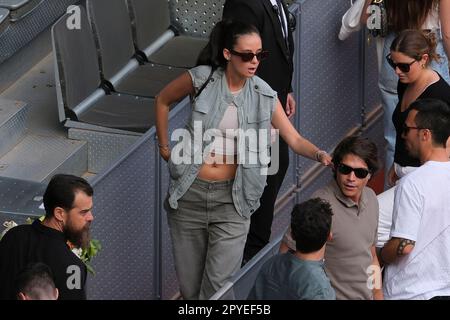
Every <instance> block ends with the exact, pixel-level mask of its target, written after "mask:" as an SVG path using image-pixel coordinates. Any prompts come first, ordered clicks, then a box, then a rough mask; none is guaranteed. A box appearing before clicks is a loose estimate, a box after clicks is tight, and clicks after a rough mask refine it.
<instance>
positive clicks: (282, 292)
mask: <svg viewBox="0 0 450 320" xmlns="http://www.w3.org/2000/svg"><path fill="white" fill-rule="evenodd" d="M248 299H250V300H334V299H336V295H335V293H334V290H333V288H332V287H331V284H330V280H329V279H328V278H327V275H326V274H325V271H324V269H323V262H322V261H309V260H301V259H300V258H298V257H296V256H294V255H293V254H291V253H289V252H288V253H284V254H278V255H276V256H273V257H272V258H270V259H269V260H268V261H267V262H266V263H265V264H264V265H263V266H262V267H261V270H260V272H259V274H258V276H257V278H256V281H255V285H254V286H253V288H252V290H251V291H250V294H249V296H248Z"/></svg>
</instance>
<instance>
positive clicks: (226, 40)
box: [197, 20, 259, 69]
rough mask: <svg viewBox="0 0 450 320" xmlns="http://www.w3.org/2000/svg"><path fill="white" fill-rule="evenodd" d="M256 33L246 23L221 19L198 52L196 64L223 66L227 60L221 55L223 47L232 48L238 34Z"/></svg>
mask: <svg viewBox="0 0 450 320" xmlns="http://www.w3.org/2000/svg"><path fill="white" fill-rule="evenodd" d="M252 33H256V34H257V35H259V31H258V29H257V28H256V27H255V26H253V25H251V24H248V23H245V22H241V21H234V20H222V21H220V22H218V23H217V24H216V25H215V26H214V28H213V29H212V31H211V34H210V36H209V42H208V44H207V45H206V47H205V48H204V49H203V50H202V51H201V52H200V55H199V56H198V59H197V66H199V65H209V66H211V67H213V69H217V68H219V67H221V68H224V69H225V67H226V65H227V60H225V58H224V56H223V49H225V48H226V49H233V47H234V45H235V44H236V41H237V39H238V38H239V37H240V36H243V35H247V34H252Z"/></svg>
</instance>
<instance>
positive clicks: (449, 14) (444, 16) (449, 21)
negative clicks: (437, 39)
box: [439, 0, 450, 59]
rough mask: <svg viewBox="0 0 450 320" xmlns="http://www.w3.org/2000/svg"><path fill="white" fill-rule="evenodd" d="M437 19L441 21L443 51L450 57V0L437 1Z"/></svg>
mask: <svg viewBox="0 0 450 320" xmlns="http://www.w3.org/2000/svg"><path fill="white" fill-rule="evenodd" d="M439 20H440V21H441V32H442V42H443V44H444V49H445V53H446V54H447V57H448V58H449V59H450V0H441V1H440V2H439Z"/></svg>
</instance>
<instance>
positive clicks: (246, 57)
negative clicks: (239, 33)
mask: <svg viewBox="0 0 450 320" xmlns="http://www.w3.org/2000/svg"><path fill="white" fill-rule="evenodd" d="M229 50H230V53H231V54H233V55H235V56H239V57H241V59H242V61H243V62H249V61H252V60H253V58H254V57H256V59H257V60H258V61H261V60H264V59H265V58H267V56H268V55H269V51H260V52H258V53H253V52H237V51H234V50H233V49H229Z"/></svg>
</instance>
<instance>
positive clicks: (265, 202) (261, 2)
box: [223, 0, 295, 263]
mask: <svg viewBox="0 0 450 320" xmlns="http://www.w3.org/2000/svg"><path fill="white" fill-rule="evenodd" d="M223 18H224V19H233V20H241V21H244V22H247V23H250V24H253V25H254V26H256V27H257V28H258V30H259V32H260V34H261V38H262V43H263V48H264V50H267V51H269V56H268V58H267V59H266V60H264V61H263V62H262V63H261V64H260V65H259V67H258V72H257V75H258V76H259V77H260V78H262V79H263V80H265V81H266V82H267V83H268V84H269V85H270V86H271V87H272V88H273V89H274V90H275V91H277V93H278V98H279V99H280V101H281V104H282V105H283V107H284V108H285V110H286V114H287V116H288V117H292V116H293V115H294V113H295V100H294V98H293V96H292V94H291V92H292V87H291V82H292V74H293V71H294V65H293V58H292V57H293V52H294V41H293V38H292V31H291V28H290V27H289V22H288V19H289V12H288V10H287V7H286V5H285V3H284V2H283V0H281V1H280V0H226V1H225V6H224V10H223ZM272 159H274V156H273V155H272ZM272 161H274V160H272ZM288 166H289V151H288V146H287V144H286V143H285V142H284V141H283V139H281V138H280V148H279V169H278V172H277V173H276V174H275V175H269V176H267V186H266V188H265V189H264V193H263V195H262V197H261V206H260V208H259V209H258V210H257V211H256V212H255V213H253V215H252V217H251V224H250V231H249V234H248V236H247V243H246V245H245V250H244V263H246V262H247V261H248V260H250V259H251V258H252V257H253V256H254V255H255V254H256V253H258V251H259V250H261V249H262V248H263V247H264V246H265V245H266V244H267V243H268V242H269V240H270V233H271V227H272V220H273V212H274V206H275V201H276V199H277V195H278V191H279V190H280V187H281V184H282V183H283V179H284V176H285V174H286V171H287V168H288Z"/></svg>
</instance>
